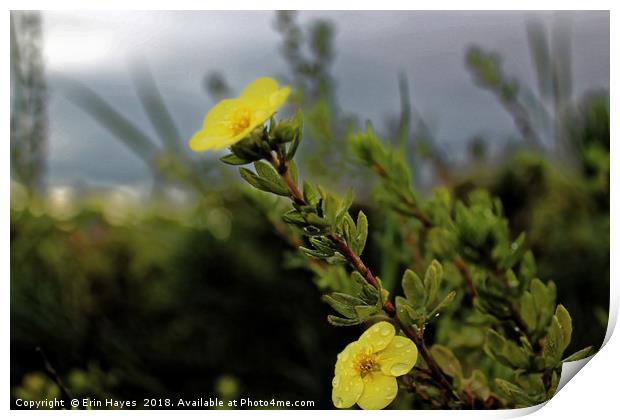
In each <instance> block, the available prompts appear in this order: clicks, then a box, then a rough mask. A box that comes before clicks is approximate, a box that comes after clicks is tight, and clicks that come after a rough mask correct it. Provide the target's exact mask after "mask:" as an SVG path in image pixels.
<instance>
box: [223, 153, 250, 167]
mask: <svg viewBox="0 0 620 420" xmlns="http://www.w3.org/2000/svg"><path fill="white" fill-rule="evenodd" d="M220 161H222V162H224V163H226V164H228V165H247V164H248V163H252V160H251V159H243V158H240V157H239V156H237V155H235V154H234V153H231V154H229V155H226V156H222V157H221V158H220Z"/></svg>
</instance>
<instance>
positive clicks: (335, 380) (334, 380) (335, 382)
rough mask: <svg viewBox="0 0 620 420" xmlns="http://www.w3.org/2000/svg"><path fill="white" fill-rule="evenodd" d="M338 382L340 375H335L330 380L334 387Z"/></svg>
mask: <svg viewBox="0 0 620 420" xmlns="http://www.w3.org/2000/svg"><path fill="white" fill-rule="evenodd" d="M338 384H340V376H338V375H336V376H334V379H333V380H332V386H333V387H334V388H336V387H337V386H338Z"/></svg>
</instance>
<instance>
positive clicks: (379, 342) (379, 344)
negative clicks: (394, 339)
mask: <svg viewBox="0 0 620 420" xmlns="http://www.w3.org/2000/svg"><path fill="white" fill-rule="evenodd" d="M384 345H385V340H377V346H379V347H382V346H384Z"/></svg>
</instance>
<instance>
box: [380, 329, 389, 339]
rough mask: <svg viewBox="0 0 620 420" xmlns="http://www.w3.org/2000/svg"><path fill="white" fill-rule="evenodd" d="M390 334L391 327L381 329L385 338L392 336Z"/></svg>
mask: <svg viewBox="0 0 620 420" xmlns="http://www.w3.org/2000/svg"><path fill="white" fill-rule="evenodd" d="M390 332H391V330H390V328H389V327H383V328H381V331H380V333H381V335H382V336H384V337H385V336H388V335H390Z"/></svg>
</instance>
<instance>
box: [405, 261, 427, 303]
mask: <svg viewBox="0 0 620 420" xmlns="http://www.w3.org/2000/svg"><path fill="white" fill-rule="evenodd" d="M402 284H403V291H404V292H405V296H406V297H407V300H408V301H409V302H410V303H411V304H412V305H413V307H414V308H416V310H417V309H421V308H422V307H423V306H424V301H425V299H426V291H425V289H424V283H422V280H421V279H420V277H419V276H418V275H417V274H416V273H415V272H413V271H412V270H410V269H407V270H405V274H404V275H403V280H402Z"/></svg>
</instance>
